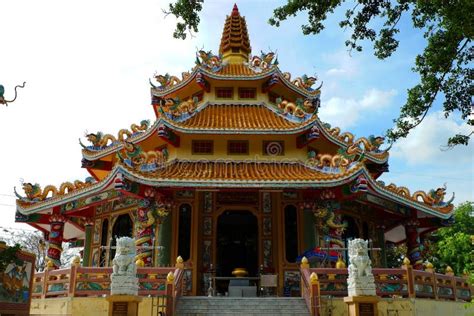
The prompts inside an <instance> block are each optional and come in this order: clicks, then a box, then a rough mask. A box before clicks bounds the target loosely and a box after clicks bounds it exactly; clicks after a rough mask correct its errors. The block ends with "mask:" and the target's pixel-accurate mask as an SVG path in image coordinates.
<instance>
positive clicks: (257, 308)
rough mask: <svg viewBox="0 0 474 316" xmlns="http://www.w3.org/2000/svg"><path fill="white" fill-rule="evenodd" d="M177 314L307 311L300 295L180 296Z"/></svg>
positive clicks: (292, 315) (300, 314) (294, 315)
mask: <svg viewBox="0 0 474 316" xmlns="http://www.w3.org/2000/svg"><path fill="white" fill-rule="evenodd" d="M176 309H177V310H176V315H178V316H201V315H202V316H204V315H216V316H217V315H246V316H253V315H255V316H256V315H268V316H269V315H288V316H297V315H298V316H303V315H304V316H308V315H309V311H308V308H307V307H306V303H305V301H304V299H303V298H300V297H202V296H186V297H180V298H179V300H178V303H177V308H176Z"/></svg>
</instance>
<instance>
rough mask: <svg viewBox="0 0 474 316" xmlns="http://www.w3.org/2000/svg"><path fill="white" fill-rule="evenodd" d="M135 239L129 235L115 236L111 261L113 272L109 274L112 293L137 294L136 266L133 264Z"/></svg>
mask: <svg viewBox="0 0 474 316" xmlns="http://www.w3.org/2000/svg"><path fill="white" fill-rule="evenodd" d="M135 255H136V249H135V240H134V239H133V238H130V237H120V238H117V251H116V253H115V257H114V259H113V261H112V263H113V272H112V275H111V276H110V278H111V281H112V282H111V284H110V293H111V294H112V295H116V294H125V295H137V294H138V278H137V266H136V264H135Z"/></svg>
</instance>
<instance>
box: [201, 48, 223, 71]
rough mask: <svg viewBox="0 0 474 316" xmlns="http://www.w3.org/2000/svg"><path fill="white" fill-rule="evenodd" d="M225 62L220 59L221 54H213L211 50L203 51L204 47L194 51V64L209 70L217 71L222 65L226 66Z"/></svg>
mask: <svg viewBox="0 0 474 316" xmlns="http://www.w3.org/2000/svg"><path fill="white" fill-rule="evenodd" d="M226 65H227V63H224V62H223V61H222V55H221V54H219V56H217V55H214V54H213V53H212V50H209V51H205V50H204V49H201V50H199V51H198V52H196V66H197V67H200V68H204V69H206V70H209V71H211V72H218V71H219V70H221V69H222V67H223V66H226Z"/></svg>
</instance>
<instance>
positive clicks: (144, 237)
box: [135, 200, 155, 267]
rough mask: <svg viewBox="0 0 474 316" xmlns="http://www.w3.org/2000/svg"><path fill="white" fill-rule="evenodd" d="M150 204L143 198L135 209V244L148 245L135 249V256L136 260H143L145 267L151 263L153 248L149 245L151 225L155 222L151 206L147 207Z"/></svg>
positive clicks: (151, 244) (151, 243) (151, 233)
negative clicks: (136, 221) (136, 223)
mask: <svg viewBox="0 0 474 316" xmlns="http://www.w3.org/2000/svg"><path fill="white" fill-rule="evenodd" d="M150 204H151V202H150V201H148V200H144V201H143V203H141V204H140V207H139V208H138V210H137V220H138V225H137V230H136V235H135V238H136V241H135V245H137V246H138V247H150V248H138V249H137V256H136V258H137V260H138V259H141V260H143V263H144V265H145V266H146V267H150V266H152V265H153V260H152V253H153V249H151V247H152V246H153V227H154V224H155V217H154V215H153V211H152V209H151V207H149V205H150Z"/></svg>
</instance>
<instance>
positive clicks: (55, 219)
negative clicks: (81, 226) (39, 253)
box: [46, 214, 67, 269]
mask: <svg viewBox="0 0 474 316" xmlns="http://www.w3.org/2000/svg"><path fill="white" fill-rule="evenodd" d="M66 221H67V219H66V218H65V217H64V216H62V215H59V214H53V215H51V217H50V218H49V223H50V225H51V232H50V233H49V238H48V242H49V245H48V252H47V255H46V259H47V260H48V261H51V263H52V264H53V267H54V268H55V269H57V268H59V267H60V266H61V253H62V251H63V248H62V243H63V233H64V224H65V223H66Z"/></svg>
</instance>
